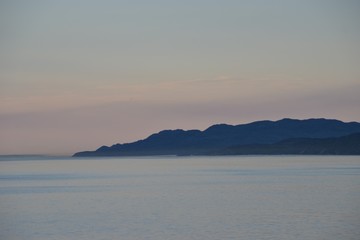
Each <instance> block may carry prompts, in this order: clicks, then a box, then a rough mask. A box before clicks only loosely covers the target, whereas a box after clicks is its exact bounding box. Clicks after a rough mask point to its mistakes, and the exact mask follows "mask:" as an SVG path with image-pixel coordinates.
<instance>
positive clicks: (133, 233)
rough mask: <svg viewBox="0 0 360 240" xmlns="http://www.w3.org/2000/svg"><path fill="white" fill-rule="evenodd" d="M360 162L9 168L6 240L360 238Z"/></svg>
mask: <svg viewBox="0 0 360 240" xmlns="http://www.w3.org/2000/svg"><path fill="white" fill-rule="evenodd" d="M359 175H360V159H359V157H331V156H329V157H312V156H307V157H295V156H294V157H285V156H279V157H275V156H272V157H264V156H263V157H188V158H179V157H151V158H119V159H116V158H91V159H61V158H59V159H54V158H52V159H43V158H42V159H39V160H36V159H30V160H26V161H19V159H16V161H12V160H9V159H1V160H0V239H2V240H7V239H9V240H10V239H11V240H12V239H19V240H22V239H27V240H28V239H34V240H35V239H36V240H40V239H80V240H81V239H125V240H126V239H136V240H142V239H156V240H158V239H159V240H161V239H206V240H211V239H289V240H291V239H354V240H355V239H356V240H357V239H358V236H360V191H359V190H360V176H359Z"/></svg>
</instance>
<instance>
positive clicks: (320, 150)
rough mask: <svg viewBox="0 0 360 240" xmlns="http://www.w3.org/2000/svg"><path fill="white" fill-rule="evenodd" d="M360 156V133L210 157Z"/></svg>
mask: <svg viewBox="0 0 360 240" xmlns="http://www.w3.org/2000/svg"><path fill="white" fill-rule="evenodd" d="M285 154H293V155H360V133H354V134H350V135H346V136H343V137H336V138H292V139H286V140H283V141H280V142H278V143H273V144H249V145H239V146H234V147H229V148H225V149H223V150H220V151H215V152H212V153H209V155H285Z"/></svg>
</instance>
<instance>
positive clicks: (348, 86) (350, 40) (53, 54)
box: [0, 0, 360, 154]
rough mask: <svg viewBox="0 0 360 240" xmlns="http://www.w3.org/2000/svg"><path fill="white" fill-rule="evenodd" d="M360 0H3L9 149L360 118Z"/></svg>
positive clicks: (4, 145) (90, 146) (1, 139)
mask: <svg viewBox="0 0 360 240" xmlns="http://www.w3.org/2000/svg"><path fill="white" fill-rule="evenodd" d="M359 12H360V1H358V0H341V1H338V0H336V1H335V0H301V1H298V0H296V1H295V0H274V1H270V0H262V1H261V0H247V1H241V0H222V1H215V0H182V1H178V0H176V1H175V0H162V1H160V0H155V1H146V0H128V1H121V0H120V1H115V0H103V1H95V0H94V1H91V0H61V1H57V0H32V1H28V0H2V1H0V154H25V153H29V154H72V153H74V152H77V151H82V150H94V149H96V148H98V147H99V146H101V145H112V144H115V143H125V142H131V141H135V140H138V139H142V138H145V137H147V136H148V135H149V134H151V133H154V132H158V131H160V130H163V129H178V128H182V129H200V130H203V129H206V128H207V127H208V126H210V125H212V124H215V123H228V124H241V123H247V122H251V121H256V120H265V119H269V120H278V119H281V118H285V117H289V118H299V119H306V118H320V117H322V118H333V119H334V118H335V119H339V120H343V121H360V107H359V103H360V94H359V93H360V65H359V64H360V14H359Z"/></svg>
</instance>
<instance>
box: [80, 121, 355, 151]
mask: <svg viewBox="0 0 360 240" xmlns="http://www.w3.org/2000/svg"><path fill="white" fill-rule="evenodd" d="M356 132H360V123H358V122H342V121H340V120H336V119H325V118H311V119H305V120H299V119H290V118H284V119H281V120H278V121H270V120H262V121H255V122H251V123H246V124H238V125H228V124H224V123H221V124H215V125H212V126H210V127H208V128H207V129H205V130H203V131H200V130H194V129H193V130H182V129H175V130H162V131H160V132H158V133H154V134H151V135H150V136H148V137H147V138H145V139H142V140H138V141H135V142H132V143H124V144H119V143H117V144H114V145H112V146H102V147H100V148H98V149H97V150H95V151H84V152H78V153H75V154H74V155H73V156H74V157H87V156H147V155H208V154H210V153H211V152H216V151H220V150H223V149H226V148H229V147H232V146H240V145H249V144H275V143H277V142H280V141H282V140H285V139H292V138H333V137H342V136H345V135H349V134H352V133H356Z"/></svg>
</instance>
